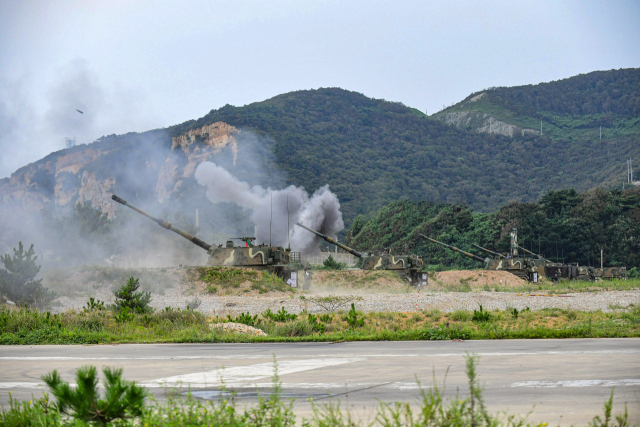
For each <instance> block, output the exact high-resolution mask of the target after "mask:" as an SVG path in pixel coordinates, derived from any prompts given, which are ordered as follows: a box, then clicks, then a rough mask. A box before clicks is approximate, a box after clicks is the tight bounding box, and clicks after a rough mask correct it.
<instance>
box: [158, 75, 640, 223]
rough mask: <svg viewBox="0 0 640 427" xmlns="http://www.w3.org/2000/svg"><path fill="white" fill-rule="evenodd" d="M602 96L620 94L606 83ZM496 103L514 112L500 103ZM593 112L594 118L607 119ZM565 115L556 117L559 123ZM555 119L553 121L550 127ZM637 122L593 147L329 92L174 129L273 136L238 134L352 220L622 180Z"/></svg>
mask: <svg viewBox="0 0 640 427" xmlns="http://www.w3.org/2000/svg"><path fill="white" fill-rule="evenodd" d="M614 73H615V72H614ZM634 73H635V74H637V71H634ZM625 87H626V86H625ZM568 90H573V89H572V88H571V86H563V87H562V88H556V89H554V92H555V96H556V97H557V98H558V102H564V100H565V98H566V97H571V96H572V94H570V93H565V91H568ZM612 90H619V89H612ZM490 92H492V93H493V92H494V91H490ZM636 92H637V90H636ZM603 93H604V94H605V96H609V97H611V98H613V95H612V92H609V91H608V90H607V89H605V90H604V91H603ZM625 93H633V92H631V91H628V92H625ZM560 100H562V101H560ZM554 102H555V101H554ZM498 108H500V109H501V110H505V111H506V114H514V113H512V112H511V111H510V110H508V107H505V106H502V104H500V105H498ZM446 111H448V110H445V112H446ZM589 111H590V110H589ZM634 111H635V110H634ZM549 114H552V115H558V114H559V113H554V112H553V111H550V112H549ZM589 114H590V115H589V117H585V120H586V124H589V123H590V122H591V121H593V120H598V119H599V118H601V117H600V116H602V113H593V114H591V113H589ZM592 116H594V117H592ZM595 116H598V117H595ZM563 117H564V116H562V117H559V118H558V120H557V121H558V125H560V124H561V123H559V122H560V121H561V120H562V118H563ZM552 118H553V117H550V118H548V119H547V118H545V123H547V122H550V121H551V119H552ZM629 120H635V122H633V123H635V124H633V123H632V124H629V126H635V128H633V129H631V131H633V133H632V134H631V135H630V136H628V137H625V139H618V140H617V141H616V142H617V143H616V144H607V146H606V150H603V149H602V147H601V145H598V144H594V141H593V138H594V137H596V135H595V134H593V135H589V137H591V138H592V140H591V141H589V140H587V139H585V138H580V139H579V140H577V141H574V140H573V139H570V138H571V135H570V134H569V133H566V135H563V138H562V140H561V141H552V140H550V139H549V138H547V136H546V134H545V135H543V136H540V135H537V134H534V133H527V134H525V135H524V136H522V137H520V138H518V139H517V140H514V138H511V137H508V136H502V135H499V134H487V133H485V132H483V133H478V132H475V131H469V130H466V129H457V128H454V127H452V126H449V125H446V124H443V123H441V122H440V121H438V120H434V119H432V118H430V117H426V116H425V115H423V114H416V111H415V110H414V109H412V108H409V107H407V106H404V105H402V104H399V103H393V102H388V101H384V100H380V99H371V98H367V97H366V96H364V95H362V94H359V93H356V92H350V91H346V90H343V89H339V88H322V89H318V90H305V91H296V92H291V93H286V94H282V95H279V96H276V97H274V98H271V99H268V100H265V101H262V102H256V103H253V104H249V105H245V106H241V107H235V106H232V105H225V106H224V107H222V108H219V109H217V110H212V111H211V112H210V113H209V114H207V115H206V116H204V117H202V118H200V119H198V120H194V121H189V122H186V123H183V124H181V125H177V126H175V127H173V128H171V129H170V130H169V132H170V135H171V136H178V135H181V134H183V133H185V132H187V131H189V130H191V129H197V128H200V127H202V126H204V125H209V124H212V123H215V122H218V121H223V122H225V123H229V124H230V125H232V126H235V127H237V128H243V129H250V130H252V131H254V132H255V133H257V134H259V135H264V136H267V138H263V139H261V141H260V144H257V143H255V142H252V140H251V139H250V138H245V137H244V136H243V135H244V134H240V135H236V138H237V140H238V143H239V144H242V145H243V146H244V147H247V148H246V149H248V150H253V151H255V152H256V153H259V155H260V156H261V158H262V159H263V161H264V164H263V165H262V166H263V168H264V170H267V171H274V170H281V171H284V172H285V173H286V174H287V177H288V178H287V182H286V183H283V184H296V185H301V186H303V187H305V188H307V189H316V188H320V187H322V186H324V185H326V184H329V185H330V187H331V190H332V191H334V192H335V193H336V194H337V195H338V197H339V199H340V202H341V203H340V204H341V209H342V212H343V215H344V218H345V221H346V223H347V224H349V223H351V222H353V221H355V219H356V217H357V216H358V215H369V214H370V213H371V212H374V211H376V210H378V209H380V208H381V207H382V206H384V205H386V204H388V203H390V202H392V201H397V200H402V199H410V200H427V201H444V200H446V201H450V202H454V203H459V204H468V205H470V206H472V207H474V208H475V209H479V210H482V211H489V210H494V209H497V208H499V206H501V205H503V204H505V203H507V202H509V201H510V200H520V201H525V202H533V201H535V200H537V199H538V198H539V196H540V195H541V193H542V192H543V191H544V190H546V189H561V188H563V187H566V186H573V187H575V188H576V189H578V190H580V191H584V190H586V189H588V188H591V187H594V186H596V185H602V184H603V183H609V182H613V180H614V178H615V182H616V183H619V182H621V181H622V174H623V172H622V170H623V169H622V168H619V169H615V170H614V169H612V168H611V167H609V165H611V164H613V163H614V162H618V163H619V159H622V158H626V156H629V155H631V153H634V156H636V154H639V153H640V148H638V147H637V144H636V143H635V142H636V141H637V138H636V137H635V136H636V135H637V133H638V129H637V128H638V127H640V126H639V124H638V123H637V115H634V116H633V118H632V119H628V120H627V121H629ZM530 121H531V124H529V123H526V124H522V126H525V127H527V128H532V129H539V119H538V118H530ZM616 123H617V122H615V120H614V123H612V128H610V129H609V128H607V130H608V131H613V130H614V127H613V126H615V124H616ZM581 124H583V123H581ZM583 125H584V124H583ZM545 126H546V125H545ZM571 126H574V125H573V124H572V125H571ZM625 126H627V123H626V122H625ZM572 129H573V128H572ZM636 157H637V156H636ZM566 159H571V161H570V162H568V161H566ZM235 170H236V171H237V173H238V175H239V177H240V178H241V179H245V180H247V181H251V180H254V179H255V177H254V175H253V174H252V171H251V168H250V166H249V165H248V164H243V160H242V159H238V164H237V165H236V167H235ZM618 177H619V178H620V179H618ZM355 225H356V226H358V224H357V223H356V224H355Z"/></svg>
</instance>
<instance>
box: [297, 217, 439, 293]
mask: <svg viewBox="0 0 640 427" xmlns="http://www.w3.org/2000/svg"><path fill="white" fill-rule="evenodd" d="M296 225H297V226H298V227H302V228H304V229H305V230H307V231H309V232H311V233H313V234H315V235H316V236H318V237H320V238H322V239H323V240H324V241H325V242H328V243H331V244H332V245H336V246H337V247H339V248H340V249H342V250H344V251H346V252H349V253H350V254H352V255H354V256H356V257H358V258H360V259H362V269H363V270H388V271H393V272H394V273H396V274H397V275H398V276H400V277H401V278H402V280H405V281H407V282H408V283H410V284H411V285H413V286H426V285H427V273H426V272H421V271H420V267H422V258H421V257H419V256H417V255H374V254H366V253H364V254H363V253H360V252H358V251H356V250H355V249H352V248H350V247H348V246H345V245H343V244H341V243H338V242H337V241H336V240H335V239H332V238H331V237H329V236H326V235H324V234H322V233H320V232H318V231H316V230H313V229H311V228H309V227H305V226H304V225H302V224H296Z"/></svg>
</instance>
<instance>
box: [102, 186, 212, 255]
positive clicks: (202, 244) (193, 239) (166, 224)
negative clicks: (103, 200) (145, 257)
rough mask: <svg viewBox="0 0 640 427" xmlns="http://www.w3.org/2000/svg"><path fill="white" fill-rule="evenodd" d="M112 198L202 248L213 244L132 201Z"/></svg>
mask: <svg viewBox="0 0 640 427" xmlns="http://www.w3.org/2000/svg"><path fill="white" fill-rule="evenodd" d="M111 198H112V199H113V200H115V201H116V202H118V203H120V204H121V205H125V206H126V207H128V208H131V209H133V210H134V211H136V212H138V213H139V214H141V215H144V216H146V217H147V218H149V219H151V220H153V221H155V222H157V223H158V224H159V225H160V226H162V227H164V228H166V229H167V230H171V231H173V232H174V233H177V234H179V235H181V236H182V237H184V238H185V239H187V240H189V241H191V242H192V243H194V244H196V245H198V246H200V247H201V248H202V249H204V250H207V251H208V250H209V249H210V248H211V245H210V244H208V243H205V242H203V241H202V240H200V239H198V238H197V237H195V236H192V235H191V234H189V233H185V232H184V231H182V230H180V229H178V228H175V227H174V226H173V225H171V223H169V222H167V221H165V220H163V219H159V218H154V217H152V216H151V215H149V214H148V213H146V212H145V211H143V210H142V209H140V208H137V207H135V206H133V205H132V204H131V203H129V202H127V201H126V200H124V199H121V198H120V197H118V196H116V195H115V194H114V195H112V196H111Z"/></svg>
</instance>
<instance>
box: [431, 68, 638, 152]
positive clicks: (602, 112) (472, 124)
mask: <svg viewBox="0 0 640 427" xmlns="http://www.w3.org/2000/svg"><path fill="white" fill-rule="evenodd" d="M435 116H436V117H437V118H438V119H440V120H442V121H444V122H447V123H450V124H454V125H456V126H458V127H462V128H468V129H472V130H474V131H480V132H496V133H503V134H509V135H510V134H513V132H514V131H515V132H516V133H522V132H524V133H539V132H540V124H541V122H542V133H543V134H547V135H549V136H550V137H551V138H554V139H566V140H570V141H585V140H598V141H599V140H600V130H601V128H602V139H603V140H606V141H610V140H615V139H624V138H629V137H632V136H635V137H637V135H638V134H639V133H640V69H639V68H629V69H620V70H610V71H595V72H592V73H588V74H580V75H578V76H574V77H570V78H567V79H563V80H558V81H553V82H549V83H540V84H536V85H525V86H515V87H494V88H490V89H487V90H483V91H480V92H476V93H473V94H471V95H469V96H468V97H467V98H465V99H464V100H463V101H461V102H459V103H458V104H455V105H453V106H451V107H449V108H446V109H444V110H442V111H441V112H438V113H437V114H435Z"/></svg>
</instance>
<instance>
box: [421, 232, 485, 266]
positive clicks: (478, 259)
mask: <svg viewBox="0 0 640 427" xmlns="http://www.w3.org/2000/svg"><path fill="white" fill-rule="evenodd" d="M419 236H420V237H422V238H423V239H427V240H428V241H430V242H432V243H436V244H438V245H440V246H444V247H445V248H447V249H451V250H452V251H454V252H458V253H459V254H461V255H464V256H466V257H469V258H471V259H474V260H476V261H480V262H483V263H486V262H488V261H489V259H488V258H480V257H479V256H478V255H474V254H472V253H470V252H465V251H463V250H462V249H458V248H456V247H455V246H451V245H447V244H446V243H442V242H439V241H437V240H436V239H432V238H431V237H427V236H425V235H424V234H419Z"/></svg>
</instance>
